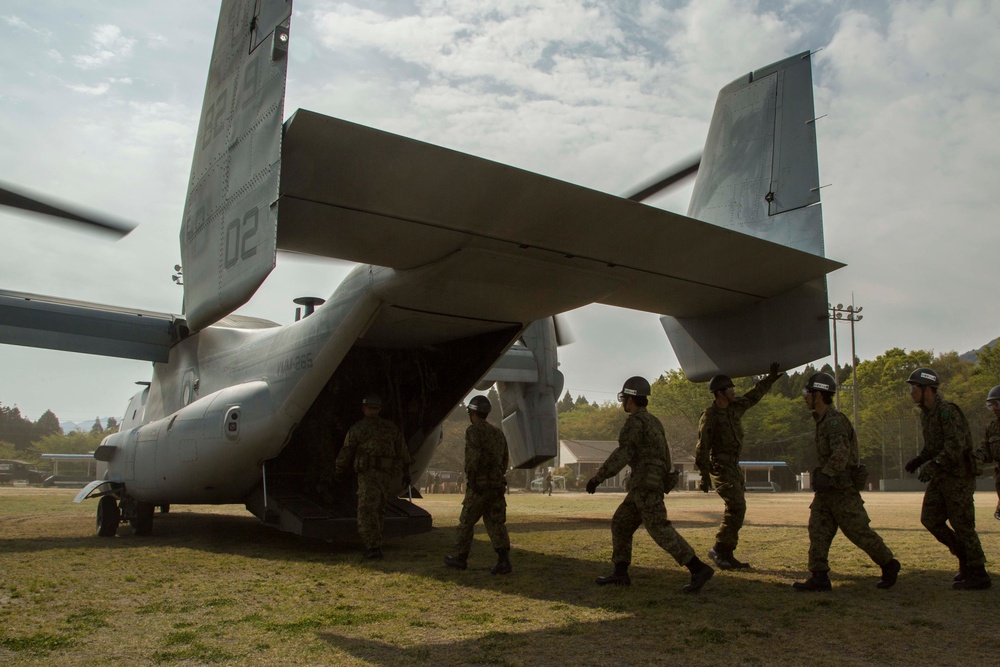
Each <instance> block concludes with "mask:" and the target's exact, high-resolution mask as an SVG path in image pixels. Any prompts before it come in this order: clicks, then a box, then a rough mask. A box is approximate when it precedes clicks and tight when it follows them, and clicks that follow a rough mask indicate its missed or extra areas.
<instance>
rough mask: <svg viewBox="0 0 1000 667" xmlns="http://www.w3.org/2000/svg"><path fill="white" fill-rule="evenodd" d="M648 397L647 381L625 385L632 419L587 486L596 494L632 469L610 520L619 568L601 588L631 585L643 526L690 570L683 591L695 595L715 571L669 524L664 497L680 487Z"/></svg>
mask: <svg viewBox="0 0 1000 667" xmlns="http://www.w3.org/2000/svg"><path fill="white" fill-rule="evenodd" d="M649 395H650V386H649V382H647V381H646V380H645V379H644V378H641V377H631V378H629V379H628V380H626V381H625V384H624V386H622V390H621V393H619V394H618V400H619V401H621V403H622V408H623V409H624V410H625V412H627V413H628V418H627V419H626V420H625V424H624V426H622V430H621V433H619V434H618V448H617V449H615V451H613V452H612V453H611V455H610V456H609V457H608V460H607V461H605V462H604V464H603V465H602V466H601V467H600V469H598V471H597V472H596V473H595V474H594V476H593V477H591V478H590V481H588V482H587V493H594V492H595V491H596V490H597V487H598V485H599V484H600V483H601V482H603V481H604V480H606V479H609V478H611V477H614V476H615V475H617V474H618V472H619V471H621V469H622V468H624V467H625V466H626V465H629V466H631V468H632V480H631V482H630V484H629V490H628V493H627V494H626V496H625V500H623V501H622V504H621V505H619V506H618V509H617V510H616V511H615V515H614V517H613V518H612V519H611V542H612V545H613V547H612V552H611V561H612V562H613V563H614V566H615V570H614V572H613V573H611V574H609V575H608V576H606V577H598V578H597V583H598V584H599V585H601V586H604V585H608V584H615V585H619V586H628V585H629V584H631V583H632V579H631V578H630V577H629V574H628V568H629V565H631V563H632V537H633V535H634V534H635V531H636V530H637V529H638V528H639V526H645V528H646V530H647V531H648V532H649V536H650V537H652V538H653V540H654V541H655V542H656V543H657V544H658V545H660V547H661V548H662V549H664V550H665V551H666V552H667V553H669V554H670V555H671V556H673V558H674V560H676V561H677V563H678V564H679V565H683V566H685V567H686V568H687V569H688V570H689V571H690V572H691V581H690V583H688V584H685V586H684V587H683V588H682V589H681V590H682V591H683V592H685V593H697V592H698V591H699V590H701V588H702V586H704V585H705V582H707V581H708V580H709V579H711V578H712V575H713V574H715V570H713V569H712V568H711V566H709V565H706V564H705V563H703V562H702V561H700V560H699V559H698V557H697V556H696V555H695V553H694V549H692V548H691V545H689V544H688V543H687V542H686V541H685V540H684V538H683V537H681V536H680V535H679V534H678V533H677V530H676V529H674V527H673V525H671V523H670V521H668V520H667V508H666V506H665V505H664V503H663V494H664V493H665V492H669V491H670V490H671V489H672V488H673V484H672V483H671V482H673V483H676V474H672V473H673V467H672V465H671V462H670V448H669V447H668V446H667V438H666V436H665V435H664V433H663V424H661V423H660V420H659V419H657V418H656V417H654V416H653V415H651V414H649V412H647V411H646V406H647V405H648V403H649V398H648V397H649Z"/></svg>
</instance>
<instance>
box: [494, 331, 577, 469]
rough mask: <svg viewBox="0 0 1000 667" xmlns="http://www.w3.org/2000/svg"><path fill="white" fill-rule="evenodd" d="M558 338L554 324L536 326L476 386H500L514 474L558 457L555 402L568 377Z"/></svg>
mask: <svg viewBox="0 0 1000 667" xmlns="http://www.w3.org/2000/svg"><path fill="white" fill-rule="evenodd" d="M557 338H558V337H557V334H556V328H555V319H554V318H551V317H549V318H545V319H543V320H537V321H535V322H532V323H531V324H529V325H528V326H527V328H525V330H524V332H523V333H522V334H521V338H520V340H519V341H518V342H517V343H515V344H514V345H513V346H511V348H510V349H508V350H507V352H506V354H504V356H503V357H501V358H500V360H499V361H497V363H496V364H495V365H494V366H493V368H491V369H490V370H489V372H488V373H487V374H486V375H485V376H484V377H483V379H482V380H480V383H479V385H477V388H478V389H479V390H481V391H484V390H485V389H486V388H488V387H489V385H490V384H492V383H494V382H495V383H496V387H497V393H498V394H499V396H500V412H501V415H502V420H501V423H500V424H501V427H502V428H503V432H504V435H505V436H506V438H507V447H508V449H509V450H510V463H511V465H512V466H513V467H515V468H534V467H535V466H537V465H539V464H541V463H542V462H544V461H548V460H549V459H553V458H555V457H556V455H557V454H558V453H559V420H558V419H557V416H556V401H558V400H559V397H560V394H562V390H563V374H562V372H560V371H559V361H558V357H557V353H556V347H557V344H558V343H557Z"/></svg>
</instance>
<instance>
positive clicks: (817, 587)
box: [792, 572, 833, 591]
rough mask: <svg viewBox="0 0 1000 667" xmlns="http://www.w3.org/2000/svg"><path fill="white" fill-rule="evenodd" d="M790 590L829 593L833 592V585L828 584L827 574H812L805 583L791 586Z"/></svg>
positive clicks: (828, 577)
mask: <svg viewBox="0 0 1000 667" xmlns="http://www.w3.org/2000/svg"><path fill="white" fill-rule="evenodd" d="M792 588H794V589H795V590H797V591H829V590H833V585H832V584H831V583H830V573H829V572H813V573H812V576H810V577H809V578H808V579H806V580H805V581H796V582H795V583H794V584H792Z"/></svg>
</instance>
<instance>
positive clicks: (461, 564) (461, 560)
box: [444, 552, 469, 570]
mask: <svg viewBox="0 0 1000 667" xmlns="http://www.w3.org/2000/svg"><path fill="white" fill-rule="evenodd" d="M444 564H445V565H447V566H448V567H453V568H455V569H456V570H464V569H466V568H467V567H469V554H468V552H466V553H464V554H458V555H457V556H445V557H444Z"/></svg>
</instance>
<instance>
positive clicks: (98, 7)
mask: <svg viewBox="0 0 1000 667" xmlns="http://www.w3.org/2000/svg"><path fill="white" fill-rule="evenodd" d="M217 18H218V3H214V2H205V1H203V0H173V1H172V2H162V1H161V2H145V1H141V0H132V1H130V2H119V3H103V2H102V3H98V2H92V1H90V0H61V1H56V0H4V2H3V4H2V5H0V72H3V74H2V75H0V82H2V85H0V182H5V183H8V184H16V185H17V186H19V187H21V188H25V189H28V190H31V191H34V192H38V193H46V194H48V195H50V196H52V197H55V198H58V199H61V200H63V201H66V202H73V203H75V204H77V205H80V206H83V207H86V208H90V209H93V210H96V211H102V212H105V213H108V214H113V215H115V216H117V217H119V218H122V219H125V220H131V221H134V222H136V223H139V227H138V228H137V229H136V230H135V231H134V232H132V234H130V235H129V236H128V237H126V238H125V239H123V240H120V241H117V242H113V241H109V240H108V239H106V238H104V237H99V236H93V235H90V234H87V233H85V232H82V231H79V230H77V229H74V228H70V227H66V226H63V225H58V224H53V223H50V222H45V221H44V220H43V219H42V218H37V217H31V216H25V215H21V214H16V213H9V212H6V211H0V238H3V239H4V242H3V250H2V251H0V252H2V262H0V289H7V290H14V291H21V292H32V293H38V294H48V295H55V296H62V297H67V298H73V299H80V300H85V301H93V302H98V303H106V304H114V305H119V306H125V307H135V308H143V309H147V310H153V311H162V312H171V313H177V314H179V311H180V304H181V289H180V288H179V287H177V286H176V285H174V283H173V282H172V280H171V275H172V273H173V266H174V264H176V263H178V262H179V261H180V253H179V244H178V232H179V228H180V219H181V212H182V208H183V205H184V199H185V195H186V188H187V182H188V177H189V173H190V160H191V153H192V149H193V147H194V141H195V133H196V131H197V126H198V118H199V114H200V107H201V101H202V96H203V94H204V85H205V79H206V76H207V71H208V62H209V59H210V56H211V49H212V40H213V36H214V33H215V27H216V23H217ZM997 35H1000V4H998V3H992V2H988V1H982V2H977V1H933V2H931V1H927V2H924V1H920V0H914V1H911V2H906V3H901V2H878V1H869V0H864V1H863V2H862V1H859V2H850V1H848V2H823V1H817V0H809V1H804V0H788V1H787V2H752V1H743V0H698V1H697V2H682V1H677V2H674V1H667V0H660V1H652V0H606V1H605V0H392V1H378V0H372V1H369V2H361V1H341V2H323V1H313V2H310V1H309V0H296V2H295V3H294V13H293V16H292V22H291V41H290V55H289V58H290V61H289V75H288V85H287V93H286V102H285V115H286V117H287V116H288V115H290V114H291V113H292V112H293V111H294V110H295V109H297V108H304V109H310V110H312V111H316V112H320V113H323V114H326V115H330V116H336V117H339V118H343V119H346V120H349V121H352V122H356V123H361V124H364V125H369V126H372V127H375V128H378V129H382V130H386V131H389V132H394V133H397V134H402V135H406V136H410V137H413V138H416V139H419V140H422V141H427V142H431V143H435V144H439V145H443V146H446V147H448V148H452V149H455V150H460V151H463V152H466V153H470V154H473V155H477V156H480V157H485V158H489V159H492V160H497V161H500V162H504V163H507V164H511V165H513V166H516V167H520V168H523V169H528V170H531V171H535V172H538V173H541V174H545V175H547V176H552V177H555V178H559V179H562V180H566V181H570V182H573V183H577V184H580V185H584V186H587V187H591V188H594V189H597V190H601V191H604V192H609V193H613V194H625V193H627V192H629V191H630V190H632V189H633V188H634V187H635V186H636V185H639V184H642V183H644V182H645V181H647V180H649V179H650V178H651V177H653V176H655V175H656V174H659V173H661V172H662V171H663V170H665V169H666V168H668V167H670V166H671V165H674V164H675V163H677V162H678V161H680V160H682V159H684V158H686V157H688V156H690V155H692V154H695V153H697V152H699V151H700V150H701V148H702V146H703V144H704V139H705V135H706V132H707V129H708V123H709V120H710V118H711V114H712V109H713V106H714V103H715V97H716V95H717V93H718V90H719V88H721V87H722V86H724V85H726V84H727V83H729V82H730V81H732V80H734V79H736V78H737V77H740V76H743V75H745V74H746V73H747V72H749V71H751V70H754V69H757V68H760V67H763V66H765V65H767V64H770V63H772V62H774V61H777V60H780V59H782V58H785V57H787V56H789V55H792V54H795V53H799V52H802V51H806V50H809V51H813V52H816V53H815V55H814V57H813V77H814V86H815V104H816V115H817V116H822V118H821V119H820V120H819V121H817V133H818V149H819V162H820V179H821V183H822V184H823V185H824V186H827V187H824V188H823V190H822V200H823V209H824V220H825V234H826V252H827V255H828V256H830V257H832V258H834V259H837V260H840V261H842V262H845V263H846V264H847V267H846V268H843V269H841V270H839V271H837V272H835V273H833V274H831V275H830V276H829V279H828V282H829V289H830V299H831V301H832V302H833V303H838V302H840V303H843V304H845V305H847V304H849V303H851V302H852V299H853V301H854V303H855V304H856V305H857V306H861V307H862V308H863V309H864V310H863V311H862V315H863V317H864V319H863V320H862V321H861V322H859V323H858V324H857V327H856V345H857V354H858V356H859V357H860V358H861V359H871V358H874V357H875V356H877V355H878V354H880V353H882V352H883V351H885V350H886V349H889V348H892V347H902V348H905V349H908V350H911V349H930V350H933V351H935V352H937V353H940V352H947V351H951V350H955V351H958V352H965V351H967V350H971V349H975V348H978V347H980V346H981V345H983V344H985V343H987V342H988V341H990V340H992V339H993V338H996V337H997V336H1000V309H998V308H996V307H995V306H994V305H993V304H994V303H995V301H994V299H993V296H994V295H993V293H994V292H995V290H996V287H995V285H996V278H997V273H998V268H997V264H996V261H995V257H996V256H997V255H996V253H997V249H998V247H1000V225H997V216H996V207H995V204H994V202H993V197H994V196H995V194H994V193H995V189H996V184H997V180H998V179H997V176H998V173H1000V172H998V167H997V166H996V160H997V155H1000V150H998V148H1000V145H998V144H1000V141H998V139H997V136H998V132H997V127H998V126H1000V122H998V121H1000V76H998V74H997V71H996V64H997V63H998V62H1000V38H998V37H997ZM690 194H691V184H690V183H689V184H687V185H686V186H684V187H679V188H676V189H674V190H673V191H671V192H670V193H668V194H666V195H664V196H661V197H659V198H657V199H654V200H652V201H651V202H649V203H650V204H652V205H656V206H660V207H663V208H666V209H669V210H672V211H677V212H681V213H683V212H686V210H687V204H688V199H689V197H690ZM670 251H671V250H670V249H669V248H665V249H664V252H665V253H669V252H670ZM349 269H350V266H349V265H346V264H344V263H340V262H331V261H329V260H319V259H308V258H296V257H287V256H281V257H279V260H278V267H277V268H276V269H275V271H274V273H272V275H271V277H270V278H269V279H268V281H267V282H266V283H265V284H264V286H263V287H262V288H261V289H260V290H259V292H258V293H257V295H255V297H254V298H253V300H251V302H250V303H249V304H248V305H247V306H245V307H244V308H243V309H241V310H240V311H239V312H242V313H245V314H248V315H254V316H259V317H265V318H268V319H271V320H274V321H276V322H279V323H288V322H291V321H292V320H293V319H294V308H295V306H294V304H293V303H292V299H293V298H295V297H297V296H302V295H310V296H321V297H324V298H325V297H328V296H329V295H330V294H332V293H333V291H334V290H335V288H336V286H337V284H338V283H339V282H340V280H341V279H342V278H343V277H344V276H345V275H346V274H347V272H348V271H349ZM567 319H568V321H569V323H570V325H571V326H572V329H573V334H574V337H575V339H576V342H575V343H573V344H572V345H567V346H564V347H562V348H561V349H560V360H561V369H562V371H563V373H564V374H565V377H566V389H567V390H569V391H570V393H571V394H572V395H573V396H574V397H576V396H578V395H579V394H583V395H585V396H586V397H587V398H588V399H590V400H592V401H598V402H604V401H606V400H612V399H613V397H614V395H615V394H616V393H617V392H618V390H619V389H620V386H621V383H622V381H623V379H624V378H627V377H629V376H632V375H643V376H646V377H648V378H650V379H654V378H655V377H657V376H659V375H660V374H661V373H663V372H665V371H667V370H668V369H673V368H677V367H678V364H677V361H676V358H675V357H674V355H673V353H672V351H671V350H670V346H669V344H668V342H667V340H666V337H665V335H664V334H663V331H662V328H661V327H660V324H659V321H658V319H657V317H656V316H655V315H652V314H648V313H636V312H631V311H627V310H622V309H617V308H612V307H607V306H597V305H595V306H588V307H585V308H582V309H579V310H576V311H572V312H571V313H569V314H568V316H567ZM839 341H840V350H841V360H842V362H843V360H845V359H849V345H850V343H849V331H848V329H847V327H845V326H842V327H841V329H840V334H839ZM828 360H832V357H831V358H830V359H828ZM823 361H827V360H819V361H818V363H823ZM150 375H151V367H150V364H149V363H147V362H139V361H128V360H118V359H106V358H101V357H95V356H88V355H81V354H72V353H64V352H55V351H50V350H35V349H31V348H26V347H14V346H5V345H0V404H2V405H4V406H15V405H16V406H17V407H19V408H20V410H21V412H22V413H23V414H24V415H26V416H28V417H29V418H31V419H37V418H38V417H39V416H40V415H41V414H42V413H43V412H44V411H45V410H47V409H51V410H53V411H54V412H55V413H56V414H57V415H58V416H59V418H60V419H61V420H64V421H84V420H88V419H93V418H94V417H101V418H102V419H106V418H107V417H108V416H114V417H116V418H120V416H121V414H122V412H123V411H124V409H125V406H126V404H127V402H128V399H129V397H130V396H131V395H132V394H133V393H134V392H135V391H136V390H137V388H136V387H135V386H133V383H134V382H136V381H143V380H148V379H149V378H150Z"/></svg>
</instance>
